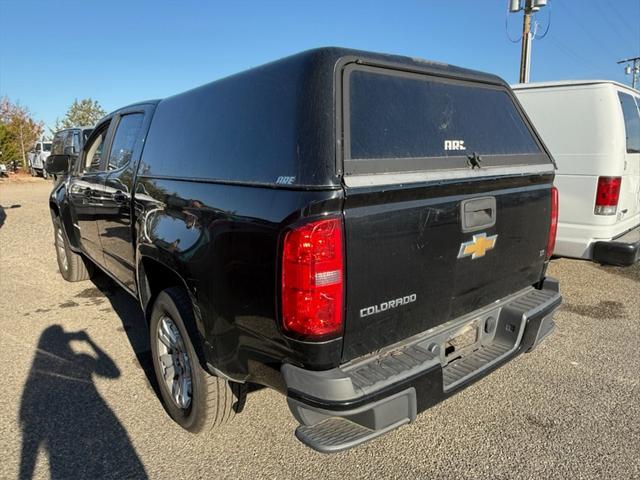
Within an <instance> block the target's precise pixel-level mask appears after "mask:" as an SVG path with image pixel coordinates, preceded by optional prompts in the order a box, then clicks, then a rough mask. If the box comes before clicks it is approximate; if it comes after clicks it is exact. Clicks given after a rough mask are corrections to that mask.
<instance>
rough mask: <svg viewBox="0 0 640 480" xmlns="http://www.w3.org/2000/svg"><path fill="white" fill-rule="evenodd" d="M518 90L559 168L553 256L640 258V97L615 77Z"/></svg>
mask: <svg viewBox="0 0 640 480" xmlns="http://www.w3.org/2000/svg"><path fill="white" fill-rule="evenodd" d="M513 89H514V91H515V93H516V96H517V97H518V99H519V100H520V102H521V103H522V105H523V107H524V109H525V110H526V112H527V114H528V115H529V117H530V118H531V120H533V123H534V125H535V127H536V129H537V130H538V132H539V133H540V134H541V136H542V139H543V140H544V142H545V143H546V145H547V147H549V150H550V151H551V153H552V155H553V157H554V158H555V160H556V163H557V165H558V171H557V172H556V180H555V182H556V186H557V187H558V191H559V194H560V195H559V196H560V218H559V224H558V236H557V240H556V248H555V251H554V253H555V254H556V255H560V256H565V257H575V258H586V259H592V260H594V261H597V262H600V263H609V264H613V265H630V264H632V263H635V262H637V261H638V260H640V92H638V91H637V90H634V89H632V88H629V87H627V86H625V85H622V84H620V83H617V82H612V81H608V80H591V81H589V80H582V81H566V82H545V83H527V84H519V85H515V86H513Z"/></svg>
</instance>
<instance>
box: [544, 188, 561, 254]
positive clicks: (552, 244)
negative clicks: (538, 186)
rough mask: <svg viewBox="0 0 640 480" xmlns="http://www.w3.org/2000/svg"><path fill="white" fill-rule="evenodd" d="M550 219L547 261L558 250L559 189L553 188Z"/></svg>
mask: <svg viewBox="0 0 640 480" xmlns="http://www.w3.org/2000/svg"><path fill="white" fill-rule="evenodd" d="M550 217H551V222H550V224H549V237H548V238H547V255H546V257H547V260H548V259H549V258H551V255H552V254H553V249H554V248H556V234H557V233H558V189H557V188H556V187H551V212H550Z"/></svg>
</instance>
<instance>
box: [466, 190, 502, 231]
mask: <svg viewBox="0 0 640 480" xmlns="http://www.w3.org/2000/svg"><path fill="white" fill-rule="evenodd" d="M460 222H461V224H462V231H463V232H464V233H467V232H475V231H476V230H483V229H486V228H489V227H493V226H494V225H495V224H496V198H495V197H482V198H470V199H468V200H464V201H462V203H461V204H460Z"/></svg>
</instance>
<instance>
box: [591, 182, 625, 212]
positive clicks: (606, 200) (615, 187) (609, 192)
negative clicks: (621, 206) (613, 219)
mask: <svg viewBox="0 0 640 480" xmlns="http://www.w3.org/2000/svg"><path fill="white" fill-rule="evenodd" d="M621 183H622V178H621V177H598V190H597V191H596V206H595V209H594V211H593V213H595V214H596V215H615V214H616V210H617V209H618V199H619V198H620V184H621Z"/></svg>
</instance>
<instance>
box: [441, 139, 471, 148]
mask: <svg viewBox="0 0 640 480" xmlns="http://www.w3.org/2000/svg"><path fill="white" fill-rule="evenodd" d="M444 149H445V150H466V149H467V147H465V146H464V140H445V141H444Z"/></svg>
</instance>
